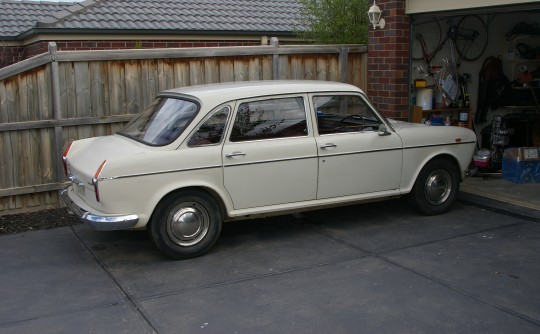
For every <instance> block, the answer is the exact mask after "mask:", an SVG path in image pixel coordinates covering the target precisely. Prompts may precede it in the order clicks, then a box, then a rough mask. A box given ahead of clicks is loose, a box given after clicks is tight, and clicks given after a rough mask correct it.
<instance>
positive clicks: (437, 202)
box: [408, 159, 459, 216]
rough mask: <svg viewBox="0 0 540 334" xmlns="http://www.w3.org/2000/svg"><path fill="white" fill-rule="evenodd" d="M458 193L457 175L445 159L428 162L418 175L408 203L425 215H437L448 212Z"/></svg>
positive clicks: (449, 162)
mask: <svg viewBox="0 0 540 334" xmlns="http://www.w3.org/2000/svg"><path fill="white" fill-rule="evenodd" d="M458 192H459V173H458V170H457V168H456V166H455V164H454V163H452V162H451V161H449V160H447V159H435V160H432V161H430V162H428V163H427V164H426V165H425V166H424V168H422V170H421V171H420V174H418V177H417V178H416V181H415V183H414V186H413V189H412V191H411V193H410V194H409V196H408V198H409V201H410V202H411V203H412V204H413V205H414V206H415V207H416V208H417V209H418V210H419V211H420V212H422V213H423V214H425V215H429V216H431V215H438V214H441V213H445V212H447V211H449V210H450V208H451V207H452V204H454V201H455V199H456V196H457V193H458Z"/></svg>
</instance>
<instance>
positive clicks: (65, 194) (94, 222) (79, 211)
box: [60, 187, 139, 231]
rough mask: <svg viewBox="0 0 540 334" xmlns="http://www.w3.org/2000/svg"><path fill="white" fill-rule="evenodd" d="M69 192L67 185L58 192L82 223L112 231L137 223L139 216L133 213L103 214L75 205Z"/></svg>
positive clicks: (71, 190) (97, 228) (100, 229)
mask: <svg viewBox="0 0 540 334" xmlns="http://www.w3.org/2000/svg"><path fill="white" fill-rule="evenodd" d="M69 192H73V189H72V188H71V187H68V188H66V189H64V190H62V191H61V192H60V198H61V199H62V201H63V202H64V203H65V204H66V206H67V207H68V209H69V210H70V211H71V212H73V213H74V214H75V215H76V216H77V218H79V219H80V220H81V221H82V222H83V223H84V224H86V225H88V226H89V227H90V228H92V229H94V230H97V231H114V230H124V229H128V228H131V227H133V226H135V225H136V224H137V222H138V221H139V217H138V216H137V215H134V214H130V215H104V214H96V213H91V212H89V211H87V210H85V209H83V208H82V207H81V206H79V205H77V203H75V202H74V201H73V200H72V199H71V198H70V196H69Z"/></svg>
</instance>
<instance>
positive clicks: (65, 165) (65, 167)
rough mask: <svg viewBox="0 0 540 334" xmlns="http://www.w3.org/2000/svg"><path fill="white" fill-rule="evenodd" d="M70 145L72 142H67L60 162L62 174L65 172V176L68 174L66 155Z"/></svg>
mask: <svg viewBox="0 0 540 334" xmlns="http://www.w3.org/2000/svg"><path fill="white" fill-rule="evenodd" d="M71 145H73V142H71V143H69V145H68V146H67V147H66V150H65V151H64V154H62V164H63V165H64V174H66V176H68V165H67V156H68V154H69V150H70V149H71Z"/></svg>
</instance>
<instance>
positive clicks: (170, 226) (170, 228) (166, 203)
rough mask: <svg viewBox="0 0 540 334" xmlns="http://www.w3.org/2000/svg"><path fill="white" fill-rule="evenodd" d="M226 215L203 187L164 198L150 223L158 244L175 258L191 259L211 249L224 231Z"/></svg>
mask: <svg viewBox="0 0 540 334" xmlns="http://www.w3.org/2000/svg"><path fill="white" fill-rule="evenodd" d="M221 225H222V216H221V212H220V209H219V206H218V205H217V204H216V201H215V200H214V199H213V198H212V197H211V196H210V195H208V194H207V193H205V192H203V191H200V190H191V191H182V192H179V193H176V194H174V195H171V196H168V197H166V198H165V199H163V200H162V201H161V202H160V203H159V205H158V206H157V208H156V211H155V214H154V217H153V218H152V221H151V223H150V235H151V237H152V240H153V241H154V243H155V244H156V246H157V248H158V249H159V250H160V251H161V252H162V253H163V254H165V255H167V256H168V257H170V258H173V259H177V260H180V259H190V258H194V257H198V256H201V255H203V254H205V253H206V252H208V250H210V248H212V246H213V245H214V244H215V243H216V241H217V239H218V237H219V234H220V233H221Z"/></svg>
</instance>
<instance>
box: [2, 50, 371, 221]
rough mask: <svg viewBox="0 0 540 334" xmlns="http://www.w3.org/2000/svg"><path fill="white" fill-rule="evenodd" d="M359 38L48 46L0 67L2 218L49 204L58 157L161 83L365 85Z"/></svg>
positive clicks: (124, 115)
mask: <svg viewBox="0 0 540 334" xmlns="http://www.w3.org/2000/svg"><path fill="white" fill-rule="evenodd" d="M366 64H367V48H366V46H363V45H322V46H321V45H318V46H279V45H278V43H277V42H276V41H273V43H272V45H270V46H254V47H253V46H251V47H220V48H189V49H187V48H183V49H150V50H114V51H110V50H108V51H56V44H55V43H50V44H49V52H48V53H46V54H42V55H39V56H36V57H34V58H31V59H28V60H25V61H22V62H20V63H17V64H14V65H11V66H9V67H6V68H3V69H0V148H1V149H2V151H1V152H0V215H3V214H11V213H18V212H25V211H36V210H41V209H46V208H54V207H58V206H59V205H60V203H59V201H58V190H60V189H62V188H63V187H65V185H66V184H65V177H64V172H63V167H62V163H61V154H62V151H63V149H64V148H65V147H66V145H67V144H68V143H69V142H70V141H73V140H76V139H81V138H87V137H92V136H101V135H109V134H113V133H115V132H116V131H117V130H119V129H120V128H121V127H122V126H123V125H124V124H125V123H126V122H127V121H129V120H130V119H131V118H132V116H133V115H134V114H136V113H138V112H139V111H141V110H142V109H143V108H144V107H145V106H146V105H148V104H149V103H150V102H151V101H152V100H153V98H154V96H155V95H156V94H157V93H158V92H159V91H161V90H164V89H169V88H174V87H182V86H191V85H198V84H206V83H215V82H229V81H246V80H273V79H305V80H310V79H316V80H328V81H341V82H348V83H351V84H354V85H356V86H358V87H360V88H363V89H365V87H366V73H367V70H366Z"/></svg>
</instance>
